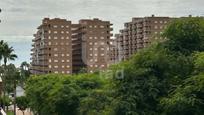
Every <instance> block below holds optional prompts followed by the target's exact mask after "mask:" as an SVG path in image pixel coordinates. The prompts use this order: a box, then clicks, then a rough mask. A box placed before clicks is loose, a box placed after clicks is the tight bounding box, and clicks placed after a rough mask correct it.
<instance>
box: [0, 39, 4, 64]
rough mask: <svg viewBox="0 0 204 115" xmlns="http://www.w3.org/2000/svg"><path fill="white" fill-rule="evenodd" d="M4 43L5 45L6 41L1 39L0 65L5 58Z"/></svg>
mask: <svg viewBox="0 0 204 115" xmlns="http://www.w3.org/2000/svg"><path fill="white" fill-rule="evenodd" d="M4 45H5V43H4V41H3V40H1V41H0V65H1V60H2V58H3V48H4Z"/></svg>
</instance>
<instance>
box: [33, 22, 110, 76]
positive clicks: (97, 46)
mask: <svg viewBox="0 0 204 115" xmlns="http://www.w3.org/2000/svg"><path fill="white" fill-rule="evenodd" d="M111 25H112V24H111V23H110V22H109V21H102V20H99V19H93V20H91V19H90V20H85V19H84V20H80V21H79V23H78V24H72V23H71V21H67V20H65V19H57V18H56V19H49V18H45V19H44V20H43V23H42V25H40V26H39V27H38V31H37V33H36V34H35V35H34V36H35V39H33V42H34V43H33V45H32V46H33V49H32V50H31V51H32V54H31V55H32V58H31V59H32V62H31V65H32V67H31V72H32V73H33V74H46V73H66V74H72V73H78V72H80V70H81V69H82V68H85V69H86V70H87V71H88V72H94V71H97V70H104V69H105V68H107V67H108V65H109V64H110V63H111V60H110V55H109V54H110V53H109V52H110V41H111V40H110V37H111V36H112V34H111V31H112V28H111Z"/></svg>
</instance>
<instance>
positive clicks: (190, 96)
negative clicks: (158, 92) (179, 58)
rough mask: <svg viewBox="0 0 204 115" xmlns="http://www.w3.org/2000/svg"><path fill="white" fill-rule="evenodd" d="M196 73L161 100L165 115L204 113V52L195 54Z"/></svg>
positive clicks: (196, 114)
mask: <svg viewBox="0 0 204 115" xmlns="http://www.w3.org/2000/svg"><path fill="white" fill-rule="evenodd" d="M193 57H194V65H195V66H194V67H195V69H194V75H192V76H191V77H189V78H187V79H185V80H184V82H183V83H182V84H181V85H179V86H178V87H177V88H176V89H175V90H173V91H172V92H171V93H170V94H169V95H168V97H165V98H163V99H162V100H161V106H162V107H163V109H164V114H165V115H172V114H179V115H201V114H203V113H204V110H203V107H204V103H203V102H204V97H203V95H204V60H203V59H204V58H203V57H204V52H201V53H196V54H194V56H193Z"/></svg>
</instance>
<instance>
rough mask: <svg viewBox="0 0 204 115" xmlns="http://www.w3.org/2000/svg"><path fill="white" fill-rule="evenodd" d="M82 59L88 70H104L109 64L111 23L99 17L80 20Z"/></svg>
mask: <svg viewBox="0 0 204 115" xmlns="http://www.w3.org/2000/svg"><path fill="white" fill-rule="evenodd" d="M79 24H80V25H81V33H80V35H81V39H82V60H83V62H84V64H85V66H86V68H87V71H88V72H94V71H98V70H104V69H105V68H107V67H108V66H109V64H110V55H109V51H110V41H111V36H112V35H113V34H111V31H112V30H113V29H112V28H111V26H112V24H111V23H110V22H109V21H102V20H99V19H93V20H80V21H79Z"/></svg>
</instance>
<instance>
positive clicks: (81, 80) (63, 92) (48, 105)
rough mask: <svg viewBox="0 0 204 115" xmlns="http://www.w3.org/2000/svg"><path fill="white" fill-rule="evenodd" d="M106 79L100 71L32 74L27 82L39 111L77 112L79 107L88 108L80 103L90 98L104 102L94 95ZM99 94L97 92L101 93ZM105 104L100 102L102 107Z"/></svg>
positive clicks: (48, 114)
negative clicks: (71, 74) (93, 72)
mask: <svg viewBox="0 0 204 115" xmlns="http://www.w3.org/2000/svg"><path fill="white" fill-rule="evenodd" d="M106 83H107V82H105V80H104V79H103V78H100V77H99V76H98V74H79V75H73V76H69V75H60V74H49V75H41V76H35V77H34V76H33V77H31V78H29V79H28V81H27V83H26V96H27V97H28V99H29V105H30V107H31V109H32V110H34V111H35V112H36V113H37V114H39V115H51V114H52V115H53V114H56V115H67V113H69V114H71V115H78V114H80V113H79V112H80V111H81V112H82V111H86V110H87V109H88V107H86V106H83V107H85V108H83V107H80V105H82V104H83V102H85V100H86V99H88V98H92V99H93V100H95V101H96V102H100V103H105V102H101V101H98V100H97V99H94V98H95V96H96V94H97V93H99V92H96V91H99V90H101V89H103V87H105V85H106ZM94 92H95V93H94ZM100 94H102V93H99V94H98V95H97V96H98V97H100V96H99V95H100ZM94 95H95V96H94ZM89 96H90V97H89ZM85 98H86V99H85ZM98 99H99V98H98ZM101 99H102V98H101ZM83 100H84V101H83ZM84 105H85V104H84ZM92 106H93V107H94V105H92ZM104 106H105V105H104V104H103V105H102V104H101V107H98V110H100V111H102V109H103V108H104ZM92 110H94V109H92ZM90 111H91V110H90ZM83 115H88V113H87V114H83Z"/></svg>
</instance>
